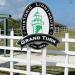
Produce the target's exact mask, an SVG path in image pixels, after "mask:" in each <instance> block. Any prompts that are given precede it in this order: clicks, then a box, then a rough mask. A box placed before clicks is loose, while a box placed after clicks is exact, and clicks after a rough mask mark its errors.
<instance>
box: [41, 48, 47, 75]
mask: <svg viewBox="0 0 75 75" xmlns="http://www.w3.org/2000/svg"><path fill="white" fill-rule="evenodd" d="M42 75H46V48H44V49H42Z"/></svg>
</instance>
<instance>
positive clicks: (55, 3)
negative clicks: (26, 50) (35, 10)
mask: <svg viewBox="0 0 75 75" xmlns="http://www.w3.org/2000/svg"><path fill="white" fill-rule="evenodd" d="M34 1H36V0H0V14H3V13H4V14H11V15H12V17H13V18H15V19H18V18H20V19H21V17H22V14H23V12H24V10H25V6H26V5H27V4H29V3H31V2H34ZM37 1H41V2H44V3H45V4H46V5H48V7H49V8H50V9H51V11H52V13H53V16H54V20H55V21H57V22H59V23H61V24H64V25H67V26H75V0H37Z"/></svg>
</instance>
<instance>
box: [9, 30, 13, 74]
mask: <svg viewBox="0 0 75 75" xmlns="http://www.w3.org/2000/svg"><path fill="white" fill-rule="evenodd" d="M10 35H11V37H13V36H14V32H13V30H12V31H11V34H10ZM13 45H14V42H13V39H12V38H11V40H10V47H11V50H10V58H11V59H12V58H13V55H14V53H13V50H12V47H13ZM10 70H11V71H10V75H13V72H12V70H13V61H10Z"/></svg>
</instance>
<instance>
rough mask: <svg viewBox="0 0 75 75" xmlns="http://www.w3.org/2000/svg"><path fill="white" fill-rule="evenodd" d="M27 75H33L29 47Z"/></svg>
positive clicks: (28, 49)
mask: <svg viewBox="0 0 75 75" xmlns="http://www.w3.org/2000/svg"><path fill="white" fill-rule="evenodd" d="M27 75H31V49H30V48H29V47H28V46H27Z"/></svg>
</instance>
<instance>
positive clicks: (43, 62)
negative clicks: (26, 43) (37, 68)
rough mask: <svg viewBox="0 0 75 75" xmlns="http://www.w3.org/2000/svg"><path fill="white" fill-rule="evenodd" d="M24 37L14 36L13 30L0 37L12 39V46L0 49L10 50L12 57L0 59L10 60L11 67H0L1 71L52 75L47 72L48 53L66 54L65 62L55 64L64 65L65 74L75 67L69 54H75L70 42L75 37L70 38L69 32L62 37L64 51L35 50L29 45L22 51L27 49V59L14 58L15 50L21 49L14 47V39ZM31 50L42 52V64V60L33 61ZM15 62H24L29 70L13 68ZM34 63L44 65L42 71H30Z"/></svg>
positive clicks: (1, 58) (30, 74) (73, 40)
mask: <svg viewBox="0 0 75 75" xmlns="http://www.w3.org/2000/svg"><path fill="white" fill-rule="evenodd" d="M21 38H23V37H21V36H14V32H13V31H11V34H10V36H2V35H0V39H10V46H9V47H6V46H0V49H4V50H10V57H8V58H7V57H0V60H4V61H9V62H10V68H3V67H0V70H1V71H8V72H10V75H13V74H14V73H23V74H27V75H50V74H46V66H47V64H46V63H47V60H46V56H47V55H46V53H47V54H60V55H64V56H65V63H60V62H59V63H56V64H55V65H54V64H53V65H54V66H59V67H64V75H68V72H69V68H75V65H74V64H69V56H75V52H74V51H69V43H70V42H75V39H72V38H69V34H68V33H66V34H65V38H62V42H64V44H65V50H63V51H58V50H55V51H54V50H48V49H47V48H45V49H43V50H33V49H30V48H29V47H26V48H24V49H23V50H22V51H27V60H24V59H18V58H13V55H14V53H13V51H15V50H17V51H21V49H20V48H19V47H14V46H13V45H14V43H13V42H14V39H21ZM31 52H38V53H42V59H41V61H42V64H41V62H40V61H38V62H37V61H31ZM13 62H23V63H25V64H26V66H27V71H23V70H17V69H14V68H13V66H14V65H13ZM32 64H34V65H35V64H36V65H42V73H38V72H32V71H30V66H31V65H32ZM51 64H52V63H51V62H49V65H51Z"/></svg>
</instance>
